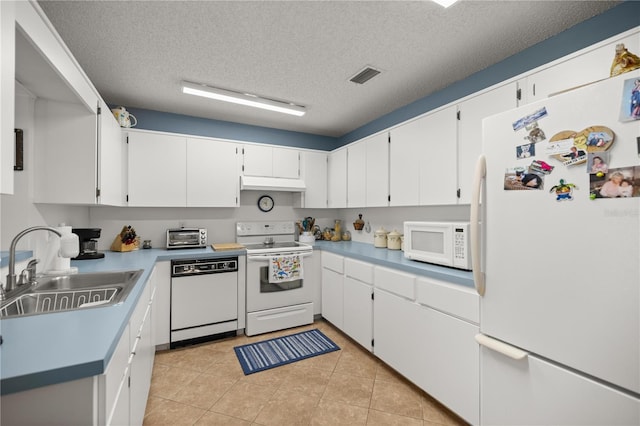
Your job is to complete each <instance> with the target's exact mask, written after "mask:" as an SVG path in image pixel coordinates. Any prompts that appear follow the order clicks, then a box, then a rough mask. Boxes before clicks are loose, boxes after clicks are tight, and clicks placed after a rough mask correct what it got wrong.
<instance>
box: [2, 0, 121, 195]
mask: <svg viewBox="0 0 640 426" xmlns="http://www.w3.org/2000/svg"><path fill="white" fill-rule="evenodd" d="M14 5H15V10H14V11H15V23H16V26H15V29H14V43H15V75H14V76H13V78H14V79H15V81H17V82H18V83H19V84H20V85H21V86H23V87H24V88H25V89H26V90H27V91H28V92H30V93H31V94H32V95H33V96H34V97H35V98H36V100H35V117H34V118H35V129H34V130H35V131H34V134H33V141H34V155H33V156H34V201H36V202H41V203H60V204H87V205H94V204H109V205H122V203H123V192H122V189H123V181H122V179H123V169H124V166H123V158H122V139H121V135H120V128H119V126H118V125H117V123H116V121H115V119H114V118H113V116H112V115H111V112H110V111H109V109H108V107H107V106H106V104H105V103H104V101H103V100H102V99H101V98H100V96H99V95H98V93H97V91H96V90H95V88H94V87H93V85H92V84H91V82H90V81H89V79H88V77H87V76H86V75H85V74H84V72H83V71H82V69H81V68H80V66H79V65H78V63H77V62H76V60H75V59H74V58H73V55H72V54H71V53H70V51H69V50H68V48H67V47H66V45H65V44H64V42H63V41H62V39H61V38H60V36H59V35H58V33H57V32H56V31H55V29H54V28H53V26H52V25H51V23H50V22H49V20H48V19H47V18H46V16H45V15H44V13H43V12H42V10H41V9H40V8H39V6H38V5H37V3H35V2H34V3H32V2H16V3H14ZM2 7H3V9H4V7H5V4H3V5H2ZM3 16H4V15H3ZM4 30H5V27H4V22H3V32H4ZM3 40H4V39H3ZM4 54H5V51H4V47H3V52H2V55H3V57H4ZM3 72H4V66H3ZM3 101H4V96H3ZM11 110H12V111H13V108H12V109H11ZM4 128H5V127H4V126H3V129H4ZM11 139H12V140H13V138H11ZM3 140H4V139H3ZM11 160H13V156H12V157H11Z"/></svg>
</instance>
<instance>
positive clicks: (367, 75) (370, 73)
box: [349, 67, 380, 84]
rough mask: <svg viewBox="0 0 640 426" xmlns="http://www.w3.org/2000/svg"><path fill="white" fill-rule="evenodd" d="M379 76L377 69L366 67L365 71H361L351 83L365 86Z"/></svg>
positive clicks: (352, 78)
mask: <svg viewBox="0 0 640 426" xmlns="http://www.w3.org/2000/svg"><path fill="white" fill-rule="evenodd" d="M378 74H380V71H378V70H377V69H375V68H371V67H366V68H365V69H363V70H362V71H360V72H359V73H358V74H356V75H354V76H353V77H351V79H350V80H349V81H353V82H354V83H358V84H364V83H366V82H367V81H369V80H371V79H372V78H373V77H375V76H376V75H378Z"/></svg>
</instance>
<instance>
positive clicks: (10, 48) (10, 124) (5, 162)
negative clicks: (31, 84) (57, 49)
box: [0, 1, 16, 194]
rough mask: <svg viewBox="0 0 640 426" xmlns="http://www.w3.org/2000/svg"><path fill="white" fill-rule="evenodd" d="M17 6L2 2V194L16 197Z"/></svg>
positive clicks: (0, 146)
mask: <svg viewBox="0 0 640 426" xmlns="http://www.w3.org/2000/svg"><path fill="white" fill-rule="evenodd" d="M15 35H16V33H15V6H14V2H6V1H2V2H0V141H2V144H1V145H0V193H3V194H13V165H14V147H15V145H14V134H13V129H14V126H15V116H14V114H15V82H14V81H15V80H14V79H15Z"/></svg>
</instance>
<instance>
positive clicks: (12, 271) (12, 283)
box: [0, 226, 62, 296]
mask: <svg viewBox="0 0 640 426" xmlns="http://www.w3.org/2000/svg"><path fill="white" fill-rule="evenodd" d="M39 230H42V231H49V232H53V233H54V234H56V235H57V236H58V237H62V234H61V233H60V231H58V230H57V229H55V228H52V227H50V226H32V227H31V228H27V229H25V230H24V231H22V232H20V233H18V235H16V236H15V237H14V238H13V240H11V247H10V248H9V273H8V274H7V282H6V284H5V285H4V291H2V292H0V296H5V295H6V294H7V293H9V292H10V291H13V290H15V288H16V284H24V283H23V282H22V280H21V281H20V282H19V283H16V281H17V280H16V245H17V244H18V240H20V238H22V237H23V236H25V235H26V234H28V233H29V232H33V231H39ZM36 262H37V261H36ZM29 267H31V268H34V267H35V263H33V264H32V263H31V262H29Z"/></svg>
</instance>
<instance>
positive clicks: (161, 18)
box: [39, 0, 619, 136]
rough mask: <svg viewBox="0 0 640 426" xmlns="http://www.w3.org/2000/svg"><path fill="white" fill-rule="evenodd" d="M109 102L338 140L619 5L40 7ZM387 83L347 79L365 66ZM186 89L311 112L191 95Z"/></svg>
mask: <svg viewBox="0 0 640 426" xmlns="http://www.w3.org/2000/svg"><path fill="white" fill-rule="evenodd" d="M39 3H40V5H41V6H42V8H43V9H44V11H45V13H46V14H47V16H48V17H49V19H50V20H51V22H52V23H53V25H54V26H55V27H56V29H57V30H58V32H59V33H60V35H61V36H62V38H63V39H64V41H65V42H66V43H67V45H68V46H69V48H70V50H71V51H72V52H73V54H74V55H75V57H76V59H77V60H78V62H79V63H80V65H81V66H82V67H83V69H84V70H85V72H86V73H87V75H88V76H89V78H90V79H91V81H92V82H93V83H94V85H95V86H96V88H97V89H98V91H99V92H100V94H101V95H102V97H103V98H104V99H105V101H107V102H108V103H112V104H118V105H125V106H127V107H137V108H145V109H151V110H158V111H166V112H174V113H179V114H186V115H192V116H196V117H204V118H212V119H217V120H224V121H232V122H239V123H246V124H253V125H259V126H266V127H274V128H279V129H286V130H293V131H300V132H306V133H313V134H320V135H327V136H341V135H343V134H345V133H348V132H350V131H351V130H354V129H356V128H358V127H360V126H362V125H364V124H366V123H368V122H370V121H372V120H374V119H376V118H378V117H380V116H382V115H384V114H387V113H389V112H391V111H393V110H395V109H397V108H399V107H402V106H404V105H407V104H409V103H411V102H413V101H415V100H417V99H420V98H423V97H425V96H427V95H429V94H431V93H433V92H435V91H437V90H439V89H442V88H444V87H446V86H448V85H450V84H452V83H454V82H456V81H458V80H461V79H464V78H465V77H468V76H469V75H471V74H473V73H474V72H477V71H479V70H482V69H484V68H486V67H488V66H490V65H492V64H494V63H496V62H499V61H501V60H502V59H504V58H506V57H508V56H510V55H512V54H514V53H517V52H519V51H521V50H523V49H525V48H527V47H529V46H532V45H533V44H535V43H537V42H540V41H542V40H544V39H547V38H549V37H551V36H553V35H555V34H557V33H559V32H561V31H563V30H565V29H567V28H569V27H571V26H573V25H575V24H577V23H579V22H582V21H584V20H586V19H588V18H590V17H592V16H595V15H597V14H600V13H602V12H603V11H605V10H607V9H609V8H611V7H613V6H615V5H616V4H618V3H619V2H615V1H549V0H545V1H526V0H522V1H504V0H500V1H474V0H462V1H460V2H459V3H457V4H455V5H454V6H452V7H450V8H448V9H444V8H442V7H441V6H439V5H437V4H435V3H432V2H431V1H428V0H425V1H379V2H377V1H258V2H254V1H225V2H223V1H190V2H189V1H151V2H147V1H125V2H118V1H42V0H41V1H40V2H39ZM366 65H369V66H373V67H375V68H377V69H380V70H382V73H381V74H380V75H378V76H377V77H375V78H374V79H372V80H370V81H369V82H368V83H366V84H364V85H357V84H354V83H352V82H350V81H349V78H351V77H352V76H353V75H354V74H356V73H357V72H358V71H360V70H361V69H362V68H363V67H364V66H366ZM181 80H188V81H193V82H197V83H205V84H209V85H212V86H217V87H221V88H225V89H231V90H238V91H245V92H249V93H254V94H257V95H262V96H265V97H269V98H274V99H281V100H287V101H291V102H294V103H296V104H300V105H305V106H306V107H307V108H308V112H307V114H306V115H305V116H303V117H291V116H287V115H283V114H278V113H274V112H268V111H260V110H254V109H253V108H248V107H243V106H234V105H230V104H225V103H221V102H216V101H212V100H207V99H204V98H202V99H201V98H197V97H193V96H188V95H184V94H182V93H181V92H180V87H179V83H180V81H181Z"/></svg>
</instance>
